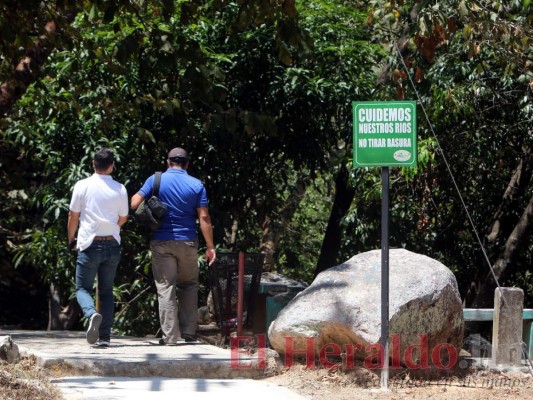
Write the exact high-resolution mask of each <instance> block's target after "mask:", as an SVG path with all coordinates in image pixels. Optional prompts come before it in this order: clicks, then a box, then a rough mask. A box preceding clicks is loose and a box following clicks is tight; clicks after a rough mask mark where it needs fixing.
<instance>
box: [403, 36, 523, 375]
mask: <svg viewBox="0 0 533 400" xmlns="http://www.w3.org/2000/svg"><path fill="white" fill-rule="evenodd" d="M396 51H397V54H398V57H399V58H400V60H401V62H402V64H403V67H404V68H405V72H406V74H407V77H408V78H409V82H410V83H411V86H412V88H413V91H414V93H415V95H416V98H417V99H418V103H419V105H420V108H421V109H422V112H423V113H424V117H425V119H426V122H427V124H428V126H429V130H430V131H431V134H432V135H433V138H434V139H435V142H436V143H437V152H438V153H439V154H440V155H441V157H442V160H443V161H444V164H445V166H446V169H447V171H448V173H449V174H450V177H451V180H452V183H453V186H454V188H455V190H456V192H457V195H458V196H459V199H460V200H461V204H462V205H463V208H464V210H465V212H466V216H467V218H468V221H469V222H470V225H471V227H472V230H473V232H474V235H475V237H476V240H477V242H478V243H479V246H480V248H481V251H482V253H483V256H484V258H485V261H486V262H487V264H488V266H489V268H490V272H491V274H492V277H493V278H494V282H495V283H496V286H497V288H498V289H499V290H500V293H501V294H502V301H503V303H504V304H505V305H507V304H508V303H507V301H506V299H505V293H504V291H503V290H502V287H501V286H500V282H499V280H498V277H497V276H496V273H495V271H494V267H493V265H492V263H491V261H490V259H489V256H488V255H487V252H486V250H485V246H483V242H482V241H481V238H480V236H479V233H478V231H477V228H476V225H475V224H474V220H473V219H472V216H471V214H470V211H469V210H468V207H467V206H466V203H465V200H464V198H463V195H462V194H461V190H460V189H459V185H458V184H457V182H456V180H455V177H454V175H453V172H452V169H451V167H450V163H449V162H448V159H447V157H446V155H445V154H444V150H443V149H442V147H441V145H440V141H439V138H438V137H437V134H436V133H435V129H434V128H433V124H432V123H431V120H430V119H429V116H428V114H427V112H426V108H425V107H424V103H423V102H422V98H421V96H420V94H419V93H418V90H417V89H416V86H415V83H414V81H413V78H412V76H411V73H410V71H409V68H408V67H407V65H406V63H405V60H404V58H403V56H402V54H401V50H400V47H399V46H398V45H396ZM520 347H521V349H522V354H523V356H524V358H525V359H526V360H527V362H528V367H529V369H530V373H531V375H532V376H533V363H532V362H531V360H530V359H529V357H528V355H527V352H526V350H525V343H524V342H521V346H520Z"/></svg>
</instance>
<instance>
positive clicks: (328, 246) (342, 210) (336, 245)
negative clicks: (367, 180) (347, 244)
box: [315, 164, 355, 277]
mask: <svg viewBox="0 0 533 400" xmlns="http://www.w3.org/2000/svg"><path fill="white" fill-rule="evenodd" d="M349 177H350V171H349V170H348V168H347V167H346V165H344V164H342V165H341V168H340V170H339V173H338V174H337V177H336V178H335V197H334V200H333V206H332V207H331V214H330V216H329V220H328V226H327V228H326V233H325V235H324V240H323V241H322V247H321V249H320V256H319V257H318V261H317V266H316V269H315V277H316V276H317V275H318V274H319V273H320V272H322V271H324V270H326V269H328V268H330V267H333V266H334V265H335V264H336V262H337V256H338V253H339V249H340V247H341V239H342V228H341V221H342V219H343V218H344V216H345V215H346V213H347V212H348V210H349V208H350V205H351V204H352V200H353V198H354V196H355V188H354V187H351V186H350V184H349Z"/></svg>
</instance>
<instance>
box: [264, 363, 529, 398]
mask: <svg viewBox="0 0 533 400" xmlns="http://www.w3.org/2000/svg"><path fill="white" fill-rule="evenodd" d="M266 381H268V382H271V383H274V384H277V385H280V386H284V387H287V388H289V389H291V390H292V391H294V392H296V393H299V394H301V395H302V396H304V397H306V398H308V399H312V400H326V399H327V400H345V399H346V400H348V399H350V400H363V399H364V400H367V399H388V400H393V399H394V400H395V399H414V400H430V399H431V400H455V399H458V400H496V399H498V400H500V399H502V398H504V399H506V400H518V399H520V400H524V399H532V398H533V375H531V374H527V373H523V372H491V371H488V370H473V371H464V372H461V373H460V374H449V375H448V376H447V377H443V376H441V377H435V376H434V377H431V378H424V377H415V376H411V375H410V374H409V373H408V372H405V371H404V372H400V373H397V374H396V375H395V376H394V377H391V378H389V381H388V390H382V389H381V384H380V375H379V373H378V374H375V373H372V372H370V371H368V370H365V369H363V368H361V369H355V370H351V371H341V370H339V369H335V368H332V369H329V370H328V369H324V368H321V369H307V368H305V367H303V366H301V365H299V366H293V367H292V368H290V369H288V370H286V371H284V372H281V373H279V374H278V375H275V376H272V377H269V378H266Z"/></svg>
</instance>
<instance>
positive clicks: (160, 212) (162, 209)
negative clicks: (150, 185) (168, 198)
mask: <svg viewBox="0 0 533 400" xmlns="http://www.w3.org/2000/svg"><path fill="white" fill-rule="evenodd" d="M160 183H161V172H156V173H155V176H154V189H153V191H152V197H150V198H149V199H148V200H145V201H143V202H142V203H141V204H140V205H139V207H137V210H135V219H136V220H137V223H138V224H139V225H141V226H144V227H146V228H149V229H150V230H152V231H153V230H156V229H157V228H159V227H160V226H161V223H162V222H163V218H164V216H165V214H166V213H167V205H166V204H164V203H163V202H161V200H159V198H158V197H157V196H158V195H159V185H160Z"/></svg>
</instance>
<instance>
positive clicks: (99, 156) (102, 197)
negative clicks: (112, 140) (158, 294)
mask: <svg viewBox="0 0 533 400" xmlns="http://www.w3.org/2000/svg"><path fill="white" fill-rule="evenodd" d="M93 167H94V171H95V173H94V174H93V175H91V176H90V177H89V178H86V179H82V180H81V181H78V182H77V183H76V184H75V185H74V190H73V192H72V199H71V202H70V212H69V215H68V225H67V229H68V243H69V247H70V248H71V249H72V250H77V251H78V257H77V260H76V297H77V299H78V303H79V304H80V307H81V309H82V310H83V315H84V316H85V317H86V318H87V319H88V320H89V326H88V329H87V342H89V343H90V344H95V343H96V344H97V345H98V346H109V341H110V336H111V327H112V325H113V314H114V306H115V304H114V299H113V282H114V280H115V273H116V271H117V267H118V263H119V261H120V227H121V226H122V225H124V224H125V223H126V221H127V219H128V212H129V209H128V193H127V192H126V188H125V187H124V185H122V184H121V183H119V182H117V181H115V180H113V178H112V177H111V173H112V172H113V167H114V156H113V152H112V151H111V150H110V149H102V150H99V151H97V152H96V153H95V155H94V159H93ZM78 225H79V229H78ZM76 230H78V236H77V239H76ZM96 276H98V300H99V303H100V307H99V308H100V309H99V310H96V307H95V305H94V301H93V298H92V291H93V284H94V280H95V277H96Z"/></svg>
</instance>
